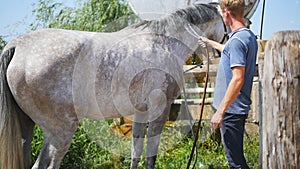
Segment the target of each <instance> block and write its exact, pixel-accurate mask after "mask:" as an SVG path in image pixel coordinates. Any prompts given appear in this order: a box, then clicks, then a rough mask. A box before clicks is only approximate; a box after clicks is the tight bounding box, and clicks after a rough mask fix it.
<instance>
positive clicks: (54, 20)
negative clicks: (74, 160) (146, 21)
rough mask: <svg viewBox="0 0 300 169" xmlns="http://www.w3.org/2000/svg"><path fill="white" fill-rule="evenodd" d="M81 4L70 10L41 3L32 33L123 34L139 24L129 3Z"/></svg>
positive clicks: (48, 0) (94, 0)
mask: <svg viewBox="0 0 300 169" xmlns="http://www.w3.org/2000/svg"><path fill="white" fill-rule="evenodd" d="M80 2H81V1H78V3H77V7H72V8H71V7H66V6H64V5H63V4H62V3H57V2H55V1H53V0H39V1H38V3H37V4H35V6H36V9H34V10H33V13H34V15H35V16H36V21H35V22H34V23H32V24H30V27H31V29H32V30H35V29H38V28H63V29H73V30H84V31H94V32H99V31H109V32H113V31H116V30H120V29H121V28H124V27H126V26H128V25H129V24H131V23H132V22H135V21H136V19H137V17H136V16H135V15H134V14H133V12H132V10H131V9H130V7H129V6H128V5H127V4H126V3H125V0H87V1H85V2H84V3H80Z"/></svg>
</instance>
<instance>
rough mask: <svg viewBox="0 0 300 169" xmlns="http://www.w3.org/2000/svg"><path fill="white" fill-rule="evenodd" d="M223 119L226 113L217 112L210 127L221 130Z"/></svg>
mask: <svg viewBox="0 0 300 169" xmlns="http://www.w3.org/2000/svg"><path fill="white" fill-rule="evenodd" d="M223 118H224V113H223V112H219V111H217V112H216V113H215V114H214V115H213V117H212V118H211V120H210V127H211V128H213V129H215V130H216V129H218V128H221V127H222V121H223Z"/></svg>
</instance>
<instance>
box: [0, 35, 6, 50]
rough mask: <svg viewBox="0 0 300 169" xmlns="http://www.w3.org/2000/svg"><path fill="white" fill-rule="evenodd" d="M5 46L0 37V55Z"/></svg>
mask: <svg viewBox="0 0 300 169" xmlns="http://www.w3.org/2000/svg"><path fill="white" fill-rule="evenodd" d="M5 45H6V41H5V40H4V39H3V37H1V36H0V53H1V51H2V49H3V48H4V46H5Z"/></svg>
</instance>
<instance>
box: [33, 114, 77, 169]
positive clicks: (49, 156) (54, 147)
mask: <svg viewBox="0 0 300 169" xmlns="http://www.w3.org/2000/svg"><path fill="white" fill-rule="evenodd" d="M48 120H49V123H51V124H48V125H47V126H44V125H43V124H42V125H40V127H41V128H42V130H43V133H44V143H43V147H42V150H41V152H40V154H39V156H38V159H37V160H36V162H35V164H34V166H33V169H44V168H45V169H56V168H59V166H60V163H61V161H62V159H63V157H64V155H65V154H66V152H67V150H68V148H69V146H70V144H71V141H72V138H73V135H74V133H75V131H76V129H77V127H78V125H79V121H78V120H77V119H74V118H73V119H65V118H60V119H55V121H53V120H54V119H48ZM50 120H51V122H50Z"/></svg>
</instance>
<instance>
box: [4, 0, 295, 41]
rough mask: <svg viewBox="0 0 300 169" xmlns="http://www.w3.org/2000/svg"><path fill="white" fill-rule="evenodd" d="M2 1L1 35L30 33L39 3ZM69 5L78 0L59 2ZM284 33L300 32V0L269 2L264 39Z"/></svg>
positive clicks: (255, 26) (256, 22)
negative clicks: (35, 7) (33, 12)
mask: <svg viewBox="0 0 300 169" xmlns="http://www.w3.org/2000/svg"><path fill="white" fill-rule="evenodd" d="M1 1H2V2H0V36H2V37H4V39H5V40H7V41H9V40H11V39H13V38H15V37H17V36H19V35H21V34H24V33H26V32H28V25H29V24H30V23H32V22H33V19H34V17H33V14H32V10H33V9H34V7H33V4H34V3H37V2H38V0H1ZM55 2H63V3H64V4H66V5H67V6H70V5H72V4H74V3H75V0H55ZM262 6H263V0H260V4H259V6H258V8H257V10H256V12H255V13H254V15H253V16H252V18H251V22H252V25H251V29H252V31H253V32H254V33H255V34H256V35H258V36H259V35H260V31H261V18H262ZM283 30H300V0H265V13H264V22H263V31H262V39H269V38H270V37H271V35H272V34H273V33H275V32H278V31H283Z"/></svg>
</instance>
